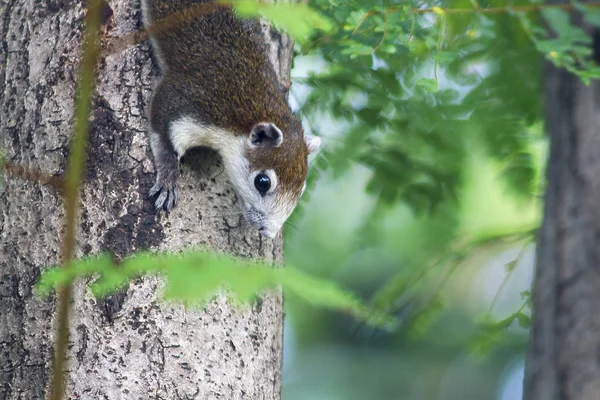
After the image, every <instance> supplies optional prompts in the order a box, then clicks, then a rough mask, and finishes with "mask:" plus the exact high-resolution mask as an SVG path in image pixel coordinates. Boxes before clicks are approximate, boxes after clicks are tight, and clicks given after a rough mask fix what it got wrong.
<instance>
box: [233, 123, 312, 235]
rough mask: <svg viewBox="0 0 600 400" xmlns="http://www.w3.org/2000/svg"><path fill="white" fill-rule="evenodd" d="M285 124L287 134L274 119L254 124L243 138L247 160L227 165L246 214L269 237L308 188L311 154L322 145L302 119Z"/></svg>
mask: <svg viewBox="0 0 600 400" xmlns="http://www.w3.org/2000/svg"><path fill="white" fill-rule="evenodd" d="M286 125H287V126H285V128H288V129H289V131H288V132H286V134H284V133H283V132H282V131H281V129H279V127H278V126H277V125H275V124H274V123H271V122H260V123H257V124H255V125H254V126H253V127H252V128H251V130H250V133H249V134H248V135H247V136H245V137H244V139H243V142H242V146H243V152H244V157H243V158H242V160H244V162H234V163H229V164H230V165H228V169H229V178H230V180H231V181H232V183H233V186H234V187H235V189H236V192H237V195H238V197H239V198H240V200H241V202H242V212H243V215H244V217H245V218H246V220H247V221H248V222H249V223H250V224H251V225H253V226H254V227H256V228H257V229H258V231H259V232H260V233H261V234H262V235H264V236H267V237H270V238H273V237H274V236H275V234H277V232H279V230H280V229H281V227H282V226H283V223H284V222H285V221H286V220H287V218H288V217H289V216H290V214H291V213H292V211H294V208H295V207H296V204H298V200H299V199H300V196H302V193H303V192H304V189H305V188H306V175H307V172H308V161H307V157H308V154H309V153H312V152H314V151H316V150H317V149H318V148H319V147H320V145H321V139H320V138H319V137H316V136H312V135H304V134H303V131H302V126H301V125H300V122H299V121H297V120H294V121H292V122H291V123H290V124H286ZM288 129H286V131H287V130H288ZM237 160H238V161H239V160H240V159H239V158H238V159H237Z"/></svg>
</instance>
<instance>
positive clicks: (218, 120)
mask: <svg viewBox="0 0 600 400" xmlns="http://www.w3.org/2000/svg"><path fill="white" fill-rule="evenodd" d="M142 8H143V13H144V22H145V24H146V26H149V25H150V24H154V23H158V24H160V21H161V20H163V19H164V18H169V17H172V16H174V15H183V16H184V17H185V16H186V14H188V16H189V13H192V12H195V13H197V14H199V16H198V17H197V18H186V21H185V22H182V23H176V24H175V25H174V26H170V27H169V28H168V29H158V30H156V33H154V34H151V40H152V43H153V47H154V51H155V56H156V58H157V60H158V62H159V65H160V67H161V70H162V75H163V76H162V79H161V82H160V83H159V85H158V86H157V88H156V92H155V95H154V98H153V100H152V105H151V111H150V123H151V130H150V133H149V134H150V142H151V146H152V151H153V154H154V159H155V166H156V169H157V184H156V185H155V186H154V187H153V188H152V190H151V193H152V194H154V195H158V198H157V201H156V205H157V207H159V208H164V209H166V210H167V211H168V210H169V209H170V208H172V207H173V206H174V205H175V202H176V185H175V180H176V178H177V175H178V170H177V158H178V157H179V158H180V157H181V156H183V154H184V153H185V151H186V150H187V149H188V148H190V147H195V146H198V145H201V146H208V147H212V148H214V149H216V150H217V151H218V152H219V153H220V154H221V155H222V157H223V159H224V164H225V167H226V170H227V171H228V174H229V178H230V181H231V183H232V184H233V186H234V188H235V189H236V193H237V194H238V197H241V199H242V202H243V203H244V214H245V215H246V218H247V219H248V220H249V221H250V222H251V223H252V224H253V225H255V226H257V227H258V228H259V230H260V231H261V232H263V233H265V234H267V235H269V236H272V235H274V234H275V233H276V231H277V230H279V228H280V226H281V224H283V222H284V221H285V219H286V218H287V217H288V216H289V214H290V213H291V211H292V210H293V208H294V207H295V205H296V203H297V201H298V199H299V197H300V195H301V194H302V192H303V190H304V187H305V180H306V174H307V170H308V165H307V155H308V153H309V152H311V151H314V150H316V148H318V146H319V144H320V141H319V139H318V138H315V137H312V136H305V135H304V133H303V130H302V125H301V123H300V121H299V120H298V119H297V118H296V117H295V115H294V114H293V113H292V110H291V109H290V107H289V105H288V103H287V101H286V97H285V93H284V91H283V90H281V85H280V83H279V81H278V78H277V74H276V73H275V71H274V69H273V65H272V64H271V62H270V60H269V58H268V51H267V50H268V48H267V44H266V42H265V37H264V34H263V32H262V30H261V26H260V22H259V21H258V20H255V19H242V18H239V17H238V16H236V15H235V13H234V11H233V10H232V9H231V8H230V7H228V6H224V5H221V4H217V3H215V2H214V1H210V0H196V1H193V0H181V1H179V0H143V2H142ZM199 9H200V10H201V12H198V10H199ZM159 28H160V27H159ZM151 33H152V31H151ZM257 180H260V181H261V182H262V183H260V184H257ZM267 183H268V185H267ZM259 185H260V188H259ZM267 186H269V187H268V188H267V189H266V190H263V189H265V188H266V187H267Z"/></svg>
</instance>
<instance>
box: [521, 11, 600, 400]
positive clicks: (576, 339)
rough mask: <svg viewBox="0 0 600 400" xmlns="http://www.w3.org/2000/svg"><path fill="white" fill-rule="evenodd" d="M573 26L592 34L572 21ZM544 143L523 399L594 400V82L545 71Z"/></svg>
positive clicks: (598, 180) (597, 365)
mask: <svg viewBox="0 0 600 400" xmlns="http://www.w3.org/2000/svg"><path fill="white" fill-rule="evenodd" d="M576 24H578V25H579V26H581V27H584V28H585V29H586V30H587V32H588V34H590V35H591V36H592V37H593V38H594V41H595V43H594V48H595V50H596V54H595V58H596V62H598V60H599V59H600V57H599V54H598V53H597V52H598V49H599V48H600V47H599V45H600V43H599V42H598V34H597V32H595V31H594V30H592V29H588V27H585V26H584V25H583V24H582V22H581V16H577V20H576ZM544 87H545V93H544V98H545V102H546V107H545V117H546V130H547V132H548V134H549V136H550V158H549V160H548V170H547V187H546V197H545V211H544V221H543V224H542V227H541V230H540V234H539V244H538V251H537V261H536V272H535V274H536V275H535V283H534V288H533V325H532V329H531V336H530V346H529V354H528V359H527V363H526V372H525V385H524V397H525V399H528V400H554V399H563V400H592V399H594V400H597V399H600V357H599V356H600V353H599V351H600V206H599V204H600V82H598V81H594V82H592V84H591V85H589V86H585V85H584V84H583V83H582V82H581V81H580V80H579V78H577V77H575V76H574V75H572V74H570V73H568V72H567V71H565V70H563V69H558V68H556V67H553V66H551V65H547V66H546V68H545V76H544Z"/></svg>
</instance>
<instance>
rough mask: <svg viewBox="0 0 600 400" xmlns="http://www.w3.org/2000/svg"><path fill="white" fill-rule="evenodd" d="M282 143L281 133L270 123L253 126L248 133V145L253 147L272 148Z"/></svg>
mask: <svg viewBox="0 0 600 400" xmlns="http://www.w3.org/2000/svg"><path fill="white" fill-rule="evenodd" d="M281 142H283V133H281V130H280V129H279V128H278V127H277V126H276V125H275V124H272V123H270V122H261V123H259V124H256V125H254V127H253V128H252V131H250V143H251V144H252V145H253V146H265V145H269V146H274V147H277V146H279V145H280V144H281Z"/></svg>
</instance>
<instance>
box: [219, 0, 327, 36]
mask: <svg viewBox="0 0 600 400" xmlns="http://www.w3.org/2000/svg"><path fill="white" fill-rule="evenodd" d="M223 2H224V3H228V4H233V6H234V8H235V9H236V10H237V11H238V13H239V14H240V15H242V16H244V17H256V16H261V17H264V18H267V19H268V20H270V21H271V22H272V23H273V24H274V25H275V26H277V27H280V28H283V29H284V30H285V31H286V32H287V33H288V34H289V35H290V36H292V37H293V38H294V39H295V40H297V41H299V42H301V43H302V42H305V41H306V40H307V39H308V38H309V37H310V35H311V34H312V33H313V32H314V31H315V30H316V29H318V30H322V31H328V30H330V29H331V28H332V27H333V24H332V22H331V21H330V20H329V18H327V17H325V16H323V15H322V14H320V13H318V12H317V11H315V10H313V9H312V8H311V7H310V6H309V5H308V4H306V3H282V2H277V3H262V2H257V1H256V0H223Z"/></svg>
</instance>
